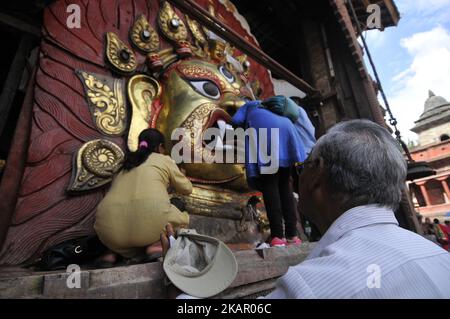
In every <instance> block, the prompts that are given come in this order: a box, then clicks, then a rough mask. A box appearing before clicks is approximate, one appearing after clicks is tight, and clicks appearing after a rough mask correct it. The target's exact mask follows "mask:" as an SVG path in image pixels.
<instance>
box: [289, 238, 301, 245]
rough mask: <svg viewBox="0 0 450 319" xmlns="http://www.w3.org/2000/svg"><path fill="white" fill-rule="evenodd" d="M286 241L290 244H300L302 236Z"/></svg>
mask: <svg viewBox="0 0 450 319" xmlns="http://www.w3.org/2000/svg"><path fill="white" fill-rule="evenodd" d="M286 243H287V245H288V246H290V245H300V244H301V243H302V240H301V239H300V238H298V237H297V238H296V239H288V240H286Z"/></svg>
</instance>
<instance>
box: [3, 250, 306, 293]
mask: <svg viewBox="0 0 450 319" xmlns="http://www.w3.org/2000/svg"><path fill="white" fill-rule="evenodd" d="M313 245H314V244H311V243H304V244H302V245H299V246H289V247H273V248H268V249H264V250H263V251H257V250H243V251H236V252H235V256H236V259H237V262H238V265H239V268H238V269H239V270H238V275H237V276H236V279H235V280H234V281H233V283H232V284H231V285H230V287H229V288H228V289H227V290H225V291H224V292H223V293H221V294H219V295H218V296H216V298H245V297H247V296H250V295H257V294H258V293H259V292H262V291H270V290H271V289H273V288H274V287H275V282H276V279H277V278H278V277H280V276H281V275H283V274H284V273H285V272H286V271H287V269H288V268H289V266H293V265H296V264H298V263H300V262H302V261H303V260H304V259H305V258H306V256H307V255H308V254H309V252H310V251H311V249H312V247H313ZM4 270H5V271H3V270H2V271H1V272H2V274H1V276H0V298H50V299H51V298H80V299H86V298H119V299H120V298H166V291H165V287H164V285H163V278H164V276H163V270H162V263H161V262H155V263H148V264H139V265H130V266H121V267H114V268H109V269H94V270H82V271H81V278H80V279H81V280H80V282H81V288H72V289H70V288H68V287H67V284H66V281H67V278H68V276H69V274H67V273H65V272H61V271H59V272H42V273H39V272H31V271H24V270H23V269H21V270H18V271H11V270H9V272H8V271H7V270H6V269H4Z"/></svg>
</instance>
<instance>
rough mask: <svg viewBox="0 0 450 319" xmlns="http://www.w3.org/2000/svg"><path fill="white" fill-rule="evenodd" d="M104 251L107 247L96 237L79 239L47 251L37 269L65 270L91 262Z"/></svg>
mask: <svg viewBox="0 0 450 319" xmlns="http://www.w3.org/2000/svg"><path fill="white" fill-rule="evenodd" d="M106 250H107V247H106V246H105V245H103V243H102V242H101V241H100V239H99V238H98V237H97V236H86V237H80V238H76V239H72V240H68V241H65V242H63V243H61V244H58V245H56V246H53V247H51V248H49V249H47V250H46V251H45V252H44V253H43V254H42V257H41V258H40V260H39V261H38V263H37V267H38V268H39V269H41V270H58V269H66V268H67V266H68V265H70V264H78V265H81V264H83V263H87V262H93V261H94V260H95V259H96V258H97V257H99V256H100V255H102V254H103V253H105V252H106Z"/></svg>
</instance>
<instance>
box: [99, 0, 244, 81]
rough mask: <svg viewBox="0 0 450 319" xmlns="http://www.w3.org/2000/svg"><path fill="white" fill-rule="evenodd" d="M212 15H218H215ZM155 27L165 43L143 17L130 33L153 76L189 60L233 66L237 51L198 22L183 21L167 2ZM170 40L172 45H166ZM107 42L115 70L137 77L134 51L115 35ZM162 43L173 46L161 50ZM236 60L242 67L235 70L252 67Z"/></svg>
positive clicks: (242, 57) (107, 55) (107, 48)
mask: <svg viewBox="0 0 450 319" xmlns="http://www.w3.org/2000/svg"><path fill="white" fill-rule="evenodd" d="M211 8H212V7H211ZM211 13H212V14H214V11H211ZM154 25H155V26H157V27H158V30H159V31H160V33H161V34H162V35H163V36H164V38H165V39H161V38H160V36H159V34H158V32H157V31H156V30H155V29H154V28H153V27H152V24H151V23H149V21H147V19H146V18H145V16H143V15H141V16H139V17H138V18H137V19H136V21H135V22H134V24H133V26H132V27H131V29H130V41H131V43H132V45H133V47H134V48H135V49H137V50H138V51H140V52H141V53H143V54H144V55H145V56H146V66H147V70H148V72H149V73H151V74H155V73H160V72H161V71H162V70H164V69H165V68H167V67H168V66H169V65H170V64H172V63H173V62H175V61H177V60H179V59H183V58H186V57H191V56H197V57H199V58H202V59H207V60H208V59H212V60H216V61H218V62H229V61H227V60H230V57H231V56H232V54H233V51H234V50H233V49H232V48H231V47H230V46H229V44H228V43H226V42H225V41H223V40H221V39H220V38H219V37H217V36H215V34H214V33H212V32H211V31H209V30H207V29H205V28H203V27H201V26H200V25H199V24H198V22H197V21H195V20H193V19H191V18H190V17H189V16H187V15H185V21H183V19H182V18H181V16H180V15H179V14H178V13H177V12H175V10H174V9H173V8H172V6H171V5H170V4H169V3H168V2H167V1H163V2H162V4H161V7H160V9H159V12H158V15H157V18H156V21H155V23H154ZM188 30H189V32H190V34H191V35H189V32H188ZM166 39H167V40H168V41H164V40H166ZM106 42H107V43H106V58H107V60H108V62H109V64H110V65H111V66H112V67H113V68H114V70H115V71H116V72H119V73H123V74H131V73H133V72H134V71H135V70H136V69H137V66H138V65H137V62H136V57H135V55H134V53H133V51H132V50H131V49H130V48H128V47H127V45H126V44H125V43H124V42H123V41H122V40H121V39H120V38H119V36H117V35H116V34H115V33H113V32H108V33H107V36H106ZM162 42H164V43H169V46H168V47H165V48H161V46H162V45H161V43H162ZM232 60H234V61H237V63H239V64H240V67H239V66H237V63H232V65H233V68H235V69H236V67H239V70H238V71H245V69H246V66H247V65H248V61H247V57H246V56H245V55H241V56H239V57H236V58H232ZM247 68H248V67H247Z"/></svg>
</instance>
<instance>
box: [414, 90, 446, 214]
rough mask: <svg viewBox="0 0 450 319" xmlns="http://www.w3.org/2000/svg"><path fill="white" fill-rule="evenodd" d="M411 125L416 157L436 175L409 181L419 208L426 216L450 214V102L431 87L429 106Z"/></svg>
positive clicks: (415, 202)
mask: <svg viewBox="0 0 450 319" xmlns="http://www.w3.org/2000/svg"><path fill="white" fill-rule="evenodd" d="M415 123H416V125H415V126H414V127H413V128H412V129H411V131H413V132H414V133H417V134H418V135H419V143H418V145H417V146H416V147H414V148H413V149H412V150H411V156H412V157H413V159H414V160H416V161H426V162H428V164H429V165H430V167H431V168H432V169H434V170H435V171H436V175H433V176H429V177H425V178H421V179H417V180H414V181H412V182H411V183H409V189H410V191H411V195H412V197H413V202H414V204H415V206H416V210H417V211H418V212H419V213H420V214H422V215H423V216H424V217H430V218H439V219H441V222H442V219H444V218H445V219H447V218H450V187H449V183H450V180H449V175H450V102H448V101H447V100H446V99H445V98H443V97H442V96H437V95H435V94H434V93H433V92H432V91H429V97H428V99H427V100H426V101H425V108H424V111H423V113H422V115H421V116H420V118H419V119H418V120H417V121H416V122H415Z"/></svg>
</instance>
